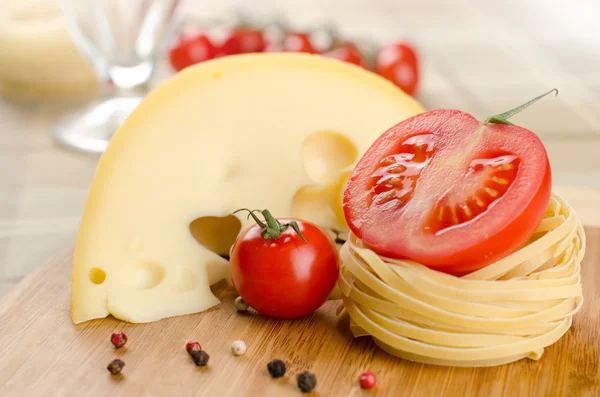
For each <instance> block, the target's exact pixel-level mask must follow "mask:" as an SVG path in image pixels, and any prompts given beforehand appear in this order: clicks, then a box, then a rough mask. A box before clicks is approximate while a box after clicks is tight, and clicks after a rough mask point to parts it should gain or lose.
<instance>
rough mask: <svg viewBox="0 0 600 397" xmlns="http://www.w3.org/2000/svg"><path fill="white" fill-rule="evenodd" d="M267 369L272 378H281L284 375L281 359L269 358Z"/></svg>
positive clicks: (283, 364)
mask: <svg viewBox="0 0 600 397" xmlns="http://www.w3.org/2000/svg"><path fill="white" fill-rule="evenodd" d="M267 370H269V374H271V376H272V377H273V378H281V377H282V376H283V375H285V363H284V362H283V361H281V360H271V361H269V363H268V364H267Z"/></svg>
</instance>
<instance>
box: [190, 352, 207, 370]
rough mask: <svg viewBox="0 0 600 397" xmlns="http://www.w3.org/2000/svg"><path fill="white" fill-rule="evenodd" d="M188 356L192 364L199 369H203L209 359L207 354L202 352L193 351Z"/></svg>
mask: <svg viewBox="0 0 600 397" xmlns="http://www.w3.org/2000/svg"><path fill="white" fill-rule="evenodd" d="M190 356H192V360H194V364H196V365H197V366H199V367H204V366H205V365H206V364H208V359H209V358H210V356H209V355H208V353H207V352H205V351H204V350H193V351H192V353H191V354H190Z"/></svg>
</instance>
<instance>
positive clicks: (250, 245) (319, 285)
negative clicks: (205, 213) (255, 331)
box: [230, 210, 339, 318]
mask: <svg viewBox="0 0 600 397" xmlns="http://www.w3.org/2000/svg"><path fill="white" fill-rule="evenodd" d="M254 212H256V211H250V215H252V217H253V218H254V220H255V221H256V222H257V225H255V226H252V227H250V228H248V229H247V230H245V231H244V232H242V234H240V236H239V237H238V239H237V240H236V241H235V243H234V244H233V247H232V248H231V254H230V263H231V266H230V267H231V280H232V281H233V285H234V286H235V288H236V290H237V291H238V293H239V294H240V296H241V297H242V298H243V299H244V300H245V301H246V302H247V303H248V304H249V305H250V306H251V307H253V308H254V309H255V310H256V311H258V312H259V313H261V314H264V315H266V316H270V317H277V318H295V317H301V316H304V315H307V314H310V313H312V312H314V311H315V310H317V309H318V308H319V307H320V306H321V305H322V304H323V303H325V301H326V300H327V298H328V297H329V294H330V293H331V291H332V290H333V288H334V287H335V283H336V281H337V279H338V272H339V263H338V254H337V249H336V247H335V243H334V242H333V240H332V239H331V237H329V235H328V234H327V233H326V232H325V231H324V230H323V229H321V228H320V227H318V226H317V225H314V224H312V223H310V222H306V221H302V220H299V219H279V220H276V219H275V218H273V216H272V215H271V214H270V213H269V211H268V210H263V211H258V212H260V213H261V214H262V215H263V216H264V218H265V221H264V222H263V221H261V220H260V219H259V218H258V217H257V216H256V214H255V213H254Z"/></svg>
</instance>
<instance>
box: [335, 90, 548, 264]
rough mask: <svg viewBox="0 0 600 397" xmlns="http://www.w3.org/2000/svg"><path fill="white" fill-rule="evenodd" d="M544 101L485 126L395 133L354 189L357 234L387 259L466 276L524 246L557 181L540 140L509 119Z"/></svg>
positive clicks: (368, 158) (449, 120) (401, 128)
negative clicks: (552, 174)
mask: <svg viewBox="0 0 600 397" xmlns="http://www.w3.org/2000/svg"><path fill="white" fill-rule="evenodd" d="M551 92H552V91H551ZM549 93H550V92H548V93H546V94H544V95H548V94H549ZM544 95H541V96H539V97H537V98H535V99H533V100H531V101H529V102H528V103H526V104H525V105H523V106H520V107H518V108H515V109H513V110H511V111H508V112H505V113H502V114H499V115H497V116H493V117H491V118H489V119H487V120H485V121H483V122H480V121H478V120H476V119H475V118H474V117H473V116H471V115H470V114H467V113H464V112H461V111H459V110H446V109H444V110H433V111H430V112H425V113H422V114H419V115H417V116H414V117H412V118H410V119H407V120H405V121H403V122H401V123H399V124H397V125H396V126H394V127H392V128H390V129H389V130H388V131H386V132H385V133H384V134H383V135H381V136H380V137H379V138H378V139H377V140H376V141H375V143H373V145H372V146H371V147H370V148H369V149H368V150H367V151H366V153H365V154H364V156H363V157H362V158H361V159H360V161H359V162H358V164H357V166H356V168H355V169H354V171H353V173H352V175H351V176H350V178H349V180H348V183H347V185H346V190H345V192H344V202H343V207H344V213H345V216H346V221H347V222H348V225H349V226H350V228H351V229H352V231H353V232H354V234H356V236H358V237H359V238H360V239H361V240H362V241H363V242H364V243H365V244H367V245H368V246H369V247H371V248H372V249H373V250H374V251H376V252H377V253H379V254H380V255H383V256H387V257H392V258H408V259H412V260H415V261H419V262H421V263H423V264H424V265H427V266H429V267H430V268H433V269H436V270H439V271H442V272H446V273H450V274H454V275H459V276H460V275H464V274H467V273H469V272H472V271H474V270H477V269H480V268H482V267H484V266H486V265H488V264H490V263H493V262H494V261H497V260H499V259H501V258H504V257H506V256H507V255H510V254H511V253H513V252H515V251H516V250H518V249H520V248H521V247H523V245H525V244H526V243H527V241H528V240H529V239H530V238H531V236H532V234H533V232H534V231H535V229H536V228H537V227H538V225H539V224H540V222H541V221H542V218H543V217H544V213H545V212H546V208H547V206H548V202H549V200H550V194H551V180H552V177H551V172H550V163H549V162H548V156H547V154H546V150H545V149H544V145H543V144H542V142H541V141H540V139H539V138H538V137H537V136H536V135H535V134H534V133H533V132H531V131H529V130H527V129H525V128H522V127H518V126H516V125H513V124H511V123H510V122H508V120H507V119H508V117H510V116H512V115H514V114H516V113H518V112H519V111H521V110H523V109H524V108H525V107H527V106H529V105H531V104H532V103H533V102H535V101H536V100H539V99H540V98H541V97H543V96H544Z"/></svg>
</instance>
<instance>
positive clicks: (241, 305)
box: [233, 296, 250, 312]
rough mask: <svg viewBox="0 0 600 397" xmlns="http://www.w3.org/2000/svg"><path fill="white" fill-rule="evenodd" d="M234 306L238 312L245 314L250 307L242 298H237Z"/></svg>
mask: <svg viewBox="0 0 600 397" xmlns="http://www.w3.org/2000/svg"><path fill="white" fill-rule="evenodd" d="M233 304H234V305H235V308H236V309H237V310H238V312H245V311H246V310H248V308H249V307H250V306H249V305H248V303H246V301H245V300H244V299H242V297H241V296H238V297H237V298H235V301H234V302H233Z"/></svg>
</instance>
